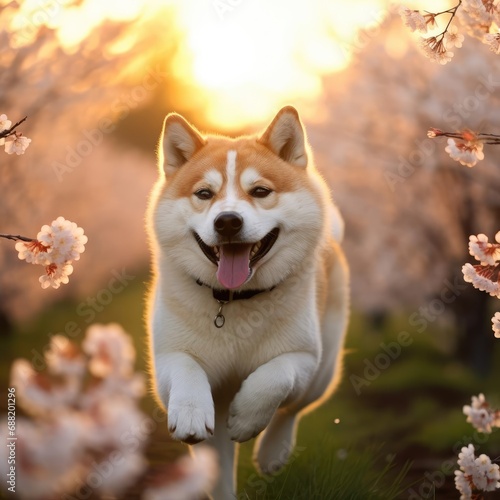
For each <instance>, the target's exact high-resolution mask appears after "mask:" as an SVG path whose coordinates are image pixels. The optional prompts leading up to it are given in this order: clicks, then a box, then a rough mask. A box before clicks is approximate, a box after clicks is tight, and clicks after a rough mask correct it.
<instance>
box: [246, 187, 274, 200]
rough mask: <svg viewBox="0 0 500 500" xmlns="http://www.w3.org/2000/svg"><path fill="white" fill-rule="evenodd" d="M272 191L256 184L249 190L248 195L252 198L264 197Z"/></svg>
mask: <svg viewBox="0 0 500 500" xmlns="http://www.w3.org/2000/svg"><path fill="white" fill-rule="evenodd" d="M271 193H272V190H271V189H269V188H266V187H264V186H257V187H255V188H253V189H252V190H251V191H250V195H251V196H253V197H254V198H265V197H266V196H269V195H270V194H271Z"/></svg>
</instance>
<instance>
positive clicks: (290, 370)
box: [227, 352, 317, 442]
mask: <svg viewBox="0 0 500 500" xmlns="http://www.w3.org/2000/svg"><path fill="white" fill-rule="evenodd" d="M316 368H317V358H316V356H315V355H314V354H312V353H308V352H289V353H286V354H281V355H280V356H277V357H276V358H274V359H271V360H270V361H268V362H267V363H265V364H263V365H261V366H259V368H257V369H256V370H255V371H254V372H253V373H251V374H250V375H249V376H248V377H247V378H246V380H245V381H244V382H243V384H242V385H241V388H240V390H239V392H238V393H237V394H236V396H235V397H234V399H233V401H232V403H231V405H230V407H229V418H228V424H227V425H228V430H229V435H230V437H231V439H233V440H234V441H238V442H243V441H248V440H249V439H251V438H253V437H255V436H256V435H257V434H259V432H261V431H262V430H263V429H264V428H265V427H266V426H267V425H268V424H269V422H270V420H271V418H272V416H273V415H274V413H275V412H276V410H277V409H278V408H279V406H281V405H282V404H283V403H286V402H287V401H293V400H294V399H297V398H298V397H300V395H301V394H302V393H303V391H304V390H305V389H306V388H307V386H308V385H309V384H310V381H311V378H312V377H313V375H314V372H315V370H316Z"/></svg>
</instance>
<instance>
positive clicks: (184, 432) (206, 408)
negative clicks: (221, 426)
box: [168, 401, 215, 444]
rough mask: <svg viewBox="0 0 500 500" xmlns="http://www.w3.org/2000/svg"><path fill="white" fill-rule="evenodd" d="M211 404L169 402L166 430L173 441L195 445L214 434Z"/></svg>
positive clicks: (212, 406)
mask: <svg viewBox="0 0 500 500" xmlns="http://www.w3.org/2000/svg"><path fill="white" fill-rule="evenodd" d="M214 427H215V422H214V405H213V402H210V403H208V402H205V404H202V403H200V401H178V402H171V403H170V404H169V406H168V430H169V431H170V433H171V434H172V437H173V438H174V439H178V440H179V441H184V442H185V443H187V444H196V443H199V442H200V441H203V440H205V439H208V438H210V437H211V436H213V434H214Z"/></svg>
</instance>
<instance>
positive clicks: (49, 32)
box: [0, 0, 174, 333]
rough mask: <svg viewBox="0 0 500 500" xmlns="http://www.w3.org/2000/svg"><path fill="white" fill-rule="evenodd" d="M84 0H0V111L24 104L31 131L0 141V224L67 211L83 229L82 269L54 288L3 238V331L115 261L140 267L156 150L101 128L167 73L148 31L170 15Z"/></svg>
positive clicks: (10, 229)
mask: <svg viewBox="0 0 500 500" xmlns="http://www.w3.org/2000/svg"><path fill="white" fill-rule="evenodd" d="M89 3H90V2H85V1H83V2H82V1H74V2H71V1H70V2H65V3H64V6H63V4H60V3H59V2H11V1H7V0H0V19H1V24H2V29H1V30H0V113H6V114H7V115H8V117H9V118H11V119H12V120H14V121H17V120H18V119H20V118H21V117H23V116H25V115H28V120H27V121H26V122H25V123H24V124H23V126H22V129H21V130H22V131H24V132H25V134H26V135H27V136H29V137H30V138H32V139H33V142H32V144H31V146H30V149H29V150H28V151H27V152H26V154H25V155H23V156H17V155H7V154H6V153H4V151H3V148H2V151H0V155H1V156H0V165H1V166H0V168H1V176H0V186H1V191H2V196H1V197H0V229H1V231H2V232H5V233H11V234H13V233H15V234H23V235H26V236H29V237H36V234H37V232H38V231H39V228H40V227H41V225H42V224H45V223H50V221H52V220H53V219H55V218H56V217H57V216H59V215H66V216H68V217H71V218H73V219H74V220H75V221H78V223H79V224H80V225H81V226H83V227H84V228H85V231H86V233H87V234H88V235H89V237H90V243H89V248H88V252H86V253H85V255H84V256H83V257H82V259H85V260H87V259H88V261H89V264H88V265H87V270H86V271H85V273H78V272H75V275H74V282H73V285H72V286H71V287H62V288H61V289H60V290H58V291H57V292H55V293H54V292H53V291H49V293H47V291H45V292H43V291H41V290H40V289H39V288H38V281H37V278H38V275H37V274H36V272H37V271H36V270H34V269H31V267H32V266H25V265H23V264H21V263H20V261H18V259H17V252H15V250H14V248H13V245H11V244H10V242H7V241H4V242H2V244H1V245H0V264H1V268H2V273H0V317H2V318H3V320H2V321H1V324H0V332H1V333H5V332H6V331H7V330H8V329H9V325H10V324H11V321H12V319H13V318H20V317H23V318H26V317H28V316H29V314H31V313H32V312H34V311H36V310H38V309H39V308H40V307H41V306H42V305H43V304H45V303H46V302H48V301H52V300H56V299H61V298H62V297H65V296H67V295H68V294H70V293H72V294H77V293H78V294H82V293H88V292H89V291H90V290H93V289H95V287H96V286H97V284H98V283H106V281H107V280H108V279H109V277H110V276H111V275H110V273H111V271H112V270H113V269H115V268H116V269H121V268H122V267H124V266H129V267H130V266H134V268H136V269H137V268H140V267H141V266H142V267H145V266H146V262H147V245H146V243H145V236H144V232H143V229H142V226H143V213H144V209H145V206H146V197H147V193H148V191H149V188H150V186H151V184H152V182H153V179H154V149H153V148H151V150H150V151H149V153H148V155H147V156H145V155H142V154H139V153H136V152H135V151H134V150H132V149H131V147H130V146H128V145H126V144H119V143H117V142H116V141H112V140H111V139H110V137H111V136H113V132H114V131H115V129H116V127H117V125H118V124H119V123H120V122H121V121H122V120H124V119H125V118H126V117H127V116H128V115H129V114H130V113H131V111H133V110H135V109H138V108H140V107H141V106H143V105H144V104H145V103H147V102H148V100H149V99H151V98H153V97H157V95H158V89H160V88H161V87H162V85H164V83H165V81H166V80H167V79H168V78H169V76H168V71H166V69H165V68H167V67H168V61H169V59H170V58H171V54H172V51H173V50H174V46H173V42H170V43H169V42H168V41H166V42H165V43H164V44H160V45H159V44H158V40H164V39H165V32H167V31H168V30H167V28H168V25H169V24H171V17H170V15H169V13H168V11H167V10H165V11H164V12H163V14H164V17H162V18H161V19H160V20H159V19H153V18H152V16H149V17H148V16H147V15H145V14H144V13H143V12H140V11H137V12H135V13H131V14H129V16H128V17H122V18H120V17H117V16H116V15H115V14H114V13H113V12H107V11H106V8H107V7H106V4H105V3H103V4H102V5H101V6H100V7H99V6H96V5H95V3H94V4H93V5H90V6H89V5H88V4H89ZM97 7H99V9H102V12H99V11H98V10H99V9H98V8H97ZM85 30H87V31H85ZM172 32H173V30H171V29H170V33H172ZM78 34H79V35H78ZM172 39H173V37H172ZM160 54H161V55H162V56H163V60H161V64H160V63H158V61H159V60H160ZM153 61H154V62H153ZM162 105H163V103H162ZM162 105H160V106H157V108H161V107H162ZM137 128H139V129H140V127H137V124H136V129H137ZM124 200H127V202H126V203H123V201H124ZM125 242H126V244H124V243H125ZM90 263H91V264H90Z"/></svg>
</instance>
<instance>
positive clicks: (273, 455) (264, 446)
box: [253, 409, 298, 474]
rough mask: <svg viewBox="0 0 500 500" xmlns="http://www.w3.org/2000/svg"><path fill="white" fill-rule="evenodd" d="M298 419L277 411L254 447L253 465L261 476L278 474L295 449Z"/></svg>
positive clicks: (292, 415) (284, 411)
mask: <svg viewBox="0 0 500 500" xmlns="http://www.w3.org/2000/svg"><path fill="white" fill-rule="evenodd" d="M297 424H298V418H297V414H296V413H290V412H288V411H286V410H283V409H281V410H278V411H277V412H276V413H275V414H274V416H273V418H272V420H271V423H270V424H269V426H268V427H267V428H266V430H265V432H263V433H262V434H261V435H260V436H259V438H258V439H257V442H256V443H255V447H254V455H253V459H254V463H255V466H256V467H257V468H258V470H259V471H260V472H262V473H263V474H273V473H275V472H278V471H279V470H280V469H281V468H282V467H283V466H284V465H285V464H286V463H287V462H288V459H289V458H290V455H291V453H292V451H293V449H294V448H295V435H296V431H297Z"/></svg>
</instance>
